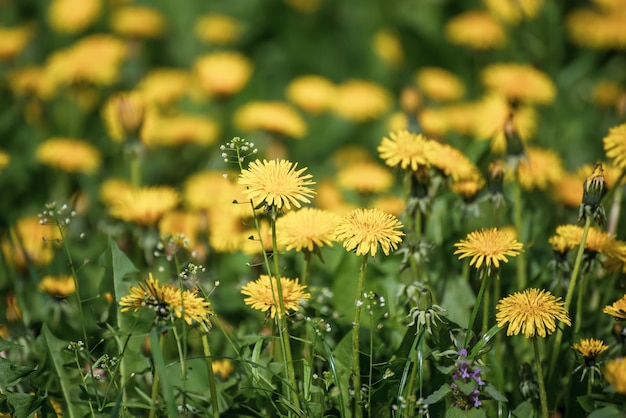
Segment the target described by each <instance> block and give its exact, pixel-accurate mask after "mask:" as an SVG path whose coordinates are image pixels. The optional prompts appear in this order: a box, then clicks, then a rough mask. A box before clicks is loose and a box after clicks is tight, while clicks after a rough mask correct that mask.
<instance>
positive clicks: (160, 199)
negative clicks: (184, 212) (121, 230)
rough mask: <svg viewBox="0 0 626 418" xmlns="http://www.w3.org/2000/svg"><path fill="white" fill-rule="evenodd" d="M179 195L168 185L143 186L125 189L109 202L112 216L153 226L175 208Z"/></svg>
mask: <svg viewBox="0 0 626 418" xmlns="http://www.w3.org/2000/svg"><path fill="white" fill-rule="evenodd" d="M178 201H179V197H178V193H177V192H176V190H174V189H173V188H171V187H168V186H154V187H142V188H137V189H130V190H126V191H124V192H123V193H122V194H120V195H119V196H117V197H116V198H115V199H114V200H112V201H111V202H110V204H109V210H110V213H111V216H113V217H114V218H118V219H122V220H124V221H128V222H134V223H136V224H138V225H142V226H153V225H156V223H157V222H158V221H159V219H161V217H162V216H163V215H164V214H165V213H167V212H169V211H172V210H174V208H175V207H176V205H178Z"/></svg>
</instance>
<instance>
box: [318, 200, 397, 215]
mask: <svg viewBox="0 0 626 418" xmlns="http://www.w3.org/2000/svg"><path fill="white" fill-rule="evenodd" d="M318 198H319V196H318ZM369 207H370V208H379V209H380V210H382V211H383V212H386V213H389V214H391V215H395V216H400V215H401V214H402V213H403V212H404V209H405V208H406V202H405V200H404V199H403V198H401V197H400V196H396V195H388V196H381V197H379V198H378V199H376V200H374V201H373V202H372V203H371V204H370V205H369Z"/></svg>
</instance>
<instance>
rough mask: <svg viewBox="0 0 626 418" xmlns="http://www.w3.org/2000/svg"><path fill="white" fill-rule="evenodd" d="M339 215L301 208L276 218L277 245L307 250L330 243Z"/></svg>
mask: <svg viewBox="0 0 626 418" xmlns="http://www.w3.org/2000/svg"><path fill="white" fill-rule="evenodd" d="M338 219H339V217H338V216H337V215H335V214H334V213H331V212H327V211H325V210H322V209H315V208H302V209H300V210H297V211H291V212H287V214H285V215H284V216H282V217H280V218H278V222H277V223H276V230H277V234H278V237H277V239H278V245H279V246H281V247H284V248H286V249H287V250H292V249H293V250H296V251H309V252H312V251H314V250H315V249H316V248H319V247H323V246H330V245H332V241H333V239H334V231H335V227H336V225H337V221H338Z"/></svg>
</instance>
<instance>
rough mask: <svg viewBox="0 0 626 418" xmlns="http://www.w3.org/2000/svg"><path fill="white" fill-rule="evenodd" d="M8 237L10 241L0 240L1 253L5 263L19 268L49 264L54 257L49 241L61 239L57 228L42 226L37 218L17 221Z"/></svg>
mask: <svg viewBox="0 0 626 418" xmlns="http://www.w3.org/2000/svg"><path fill="white" fill-rule="evenodd" d="M10 235H11V238H10V239H9V237H3V239H2V253H3V255H4V257H5V260H6V261H7V263H10V264H11V265H16V266H17V267H20V268H21V267H27V266H28V265H29V264H31V263H34V264H35V265H36V266H45V265H46V264H48V263H50V261H52V258H53V257H54V248H53V246H52V244H51V241H54V240H57V239H60V238H61V234H60V232H59V230H58V229H57V228H54V227H53V226H52V225H50V224H42V223H41V222H40V219H39V217H37V216H27V217H25V218H21V219H19V220H18V221H17V222H16V223H15V224H14V225H13V226H12V227H11V229H10Z"/></svg>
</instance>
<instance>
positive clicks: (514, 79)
mask: <svg viewBox="0 0 626 418" xmlns="http://www.w3.org/2000/svg"><path fill="white" fill-rule="evenodd" d="M481 78H482V81H483V83H484V84H485V86H486V87H487V88H488V89H490V90H492V91H495V92H496V93H498V94H501V95H503V96H504V97H506V98H507V99H508V100H509V101H510V102H513V103H519V102H524V103H536V104H549V103H551V102H552V101H553V100H554V97H555V96H556V87H555V85H554V82H553V81H552V80H551V79H550V78H549V77H548V76H547V75H546V74H545V73H544V72H542V71H539V70H537V69H536V68H534V67H531V66H530V65H527V64H518V63H502V64H490V65H488V66H487V67H485V68H484V69H483V70H482V74H481Z"/></svg>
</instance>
